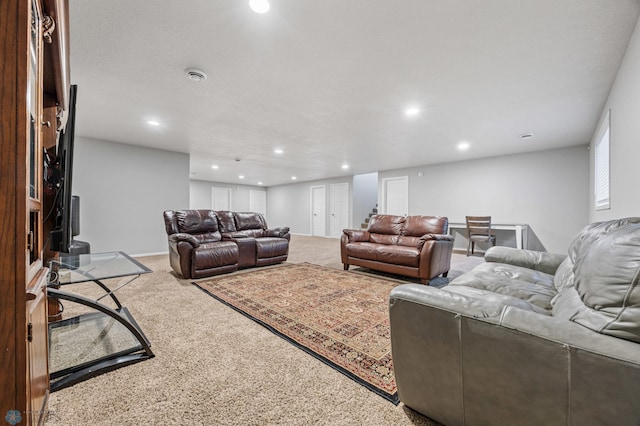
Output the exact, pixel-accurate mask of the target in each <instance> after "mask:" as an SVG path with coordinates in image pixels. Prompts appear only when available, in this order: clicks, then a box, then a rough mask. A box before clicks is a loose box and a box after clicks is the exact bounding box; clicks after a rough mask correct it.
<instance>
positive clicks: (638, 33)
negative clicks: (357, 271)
mask: <svg viewBox="0 0 640 426" xmlns="http://www.w3.org/2000/svg"><path fill="white" fill-rule="evenodd" d="M609 109H611V138H610V144H611V145H610V150H611V151H610V162H611V187H610V197H611V198H610V199H611V208H610V209H608V210H595V208H594V195H593V192H594V190H593V179H594V166H593V165H594V158H593V154H594V152H595V142H596V141H595V132H597V128H596V129H595V131H594V140H592V141H591V147H592V148H591V158H590V177H591V178H590V181H591V185H590V187H589V189H590V190H589V194H590V199H589V213H590V216H589V217H590V221H591V222H596V221H601V220H609V219H617V218H622V217H628V216H640V196H639V195H638V194H639V193H640V190H639V187H640V174H639V172H638V166H639V165H640V25H638V24H637V25H636V29H635V32H634V33H633V36H632V37H631V40H630V41H629V46H628V48H627V52H626V54H625V57H624V59H623V60H622V63H621V64H620V68H619V69H618V74H617V76H616V79H615V81H614V83H613V86H612V88H611V92H610V93H609V97H608V99H607V102H606V104H605V106H604V108H603V111H602V116H601V120H602V119H603V118H604V116H605V115H606V112H607V111H608V110H609ZM594 126H595V123H594Z"/></svg>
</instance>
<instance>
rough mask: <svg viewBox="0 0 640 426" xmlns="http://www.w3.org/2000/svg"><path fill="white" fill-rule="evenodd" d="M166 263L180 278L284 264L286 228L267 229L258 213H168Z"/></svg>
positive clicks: (198, 211)
mask: <svg viewBox="0 0 640 426" xmlns="http://www.w3.org/2000/svg"><path fill="white" fill-rule="evenodd" d="M163 216H164V222H165V228H166V231H167V235H168V238H169V263H170V264H171V267H172V268H173V270H174V271H175V272H176V273H177V274H178V275H179V276H181V277H183V278H204V277H209V276H212V275H218V274H223V273H227V272H233V271H237V270H238V269H241V268H249V267H252V266H265V265H272V264H276V263H280V262H284V261H285V260H287V256H288V254H289V240H290V238H291V236H290V234H289V228H288V227H282V228H273V229H269V228H268V227H267V223H266V221H265V219H264V216H262V215H261V214H260V213H251V212H246V213H239V212H230V211H214V210H178V211H174V210H167V211H165V212H164V213H163Z"/></svg>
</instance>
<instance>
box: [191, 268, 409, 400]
mask: <svg viewBox="0 0 640 426" xmlns="http://www.w3.org/2000/svg"><path fill="white" fill-rule="evenodd" d="M300 264H308V265H314V266H318V267H321V268H326V269H330V270H334V271H335V269H334V268H330V267H327V266H322V265H317V264H315V263H309V262H301V263H289V264H283V265H278V266H277V268H285V267H287V266H294V265H300ZM250 272H252V271H251V270H248V271H247V273H250ZM344 272H346V273H352V272H355V271H351V272H348V271H344ZM238 275H240V274H238ZM226 277H228V275H223V276H218V277H210V278H209V279H208V280H206V281H205V280H201V281H200V282H199V283H198V282H191V284H193V285H194V286H195V287H196V288H198V289H200V290H201V291H202V292H203V293H205V294H207V295H208V296H211V297H212V298H214V299H215V300H217V301H218V302H221V303H223V304H224V305H226V306H228V307H230V308H231V309H233V310H234V311H236V312H238V313H240V314H242V315H244V316H245V317H247V318H249V319H250V320H252V321H254V322H255V323H257V324H260V325H261V326H263V327H264V328H266V329H267V330H269V331H270V332H272V333H273V334H275V335H276V336H278V337H280V338H282V339H284V340H286V341H287V342H289V343H290V344H292V345H293V346H295V347H297V348H298V349H301V350H303V351H304V352H305V353H307V354H309V355H311V356H312V357H314V358H315V359H317V360H319V361H321V362H322V363H324V364H326V365H328V366H329V367H331V368H333V369H334V370H336V371H338V372H340V373H342V374H344V375H345V376H347V377H348V378H350V379H351V380H353V381H354V382H356V383H358V384H359V385H361V386H364V387H365V388H367V389H368V390H370V391H371V392H373V393H375V394H377V395H379V396H381V397H383V398H384V399H386V400H387V401H389V402H391V403H392V404H394V405H398V404H399V403H400V399H399V398H398V392H397V391H396V392H395V393H393V394H390V393H388V392H385V391H383V390H382V389H380V388H378V387H376V386H374V385H372V384H371V383H369V382H367V381H366V380H363V379H361V378H360V377H358V376H356V375H355V374H353V373H351V372H350V371H349V370H347V369H345V368H343V367H341V366H339V365H337V364H335V363H333V362H331V361H330V360H328V359H326V358H325V357H323V356H322V355H320V354H318V353H317V352H315V351H313V350H312V349H310V348H308V347H306V346H304V345H302V344H300V343H298V342H296V341H295V340H294V339H292V338H290V337H289V336H287V335H286V334H284V333H282V332H280V331H278V330H276V329H275V328H273V327H272V326H270V325H269V324H267V323H265V322H264V321H262V320H260V319H258V318H256V317H254V316H253V315H251V314H249V313H248V312H245V311H243V310H242V309H240V308H238V307H236V306H234V305H232V304H231V303H229V302H227V301H225V300H223V299H221V298H219V297H218V296H216V295H215V294H213V293H211V292H210V291H208V290H207V289H205V288H203V287H202V286H201V285H200V283H205V282H207V281H211V280H215V279H219V278H226ZM376 278H378V279H380V280H383V281H391V282H395V280H393V279H389V278H386V277H376Z"/></svg>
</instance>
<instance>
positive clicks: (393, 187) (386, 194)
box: [382, 176, 409, 216]
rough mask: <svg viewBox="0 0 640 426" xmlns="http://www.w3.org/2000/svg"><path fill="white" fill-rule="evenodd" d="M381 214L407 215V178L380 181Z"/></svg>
mask: <svg viewBox="0 0 640 426" xmlns="http://www.w3.org/2000/svg"><path fill="white" fill-rule="evenodd" d="M382 206H383V208H384V211H383V213H385V214H395V215H398V216H406V215H407V214H409V176H400V177H394V178H385V179H382Z"/></svg>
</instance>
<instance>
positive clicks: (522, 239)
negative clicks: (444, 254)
mask: <svg viewBox="0 0 640 426" xmlns="http://www.w3.org/2000/svg"><path fill="white" fill-rule="evenodd" d="M453 229H462V230H463V231H464V233H465V234H466V231H467V224H466V223H457V222H454V223H449V235H453ZM491 230H507V231H513V232H514V233H515V235H516V248H519V249H522V248H527V247H528V241H527V240H528V234H529V225H527V224H526V223H517V224H493V223H492V224H491Z"/></svg>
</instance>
